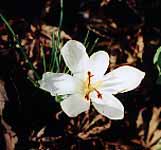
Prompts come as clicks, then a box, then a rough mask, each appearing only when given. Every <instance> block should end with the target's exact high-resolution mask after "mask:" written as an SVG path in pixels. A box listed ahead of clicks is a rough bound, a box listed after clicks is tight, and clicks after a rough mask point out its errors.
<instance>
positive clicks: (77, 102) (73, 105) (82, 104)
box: [60, 94, 90, 117]
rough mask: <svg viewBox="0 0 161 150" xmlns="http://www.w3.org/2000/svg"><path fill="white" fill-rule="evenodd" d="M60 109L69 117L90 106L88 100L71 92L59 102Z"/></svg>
mask: <svg viewBox="0 0 161 150" xmlns="http://www.w3.org/2000/svg"><path fill="white" fill-rule="evenodd" d="M60 105H61V108H62V110H63V111H64V112H65V113H66V114H67V115H68V116H69V117H76V116H78V115H79V114H80V113H82V112H84V111H87V110H88V109H89V107H90V102H89V101H87V100H85V99H84V98H83V96H82V95H80V94H72V95H70V96H68V97H67V98H66V99H64V100H63V101H62V102H61V103H60Z"/></svg>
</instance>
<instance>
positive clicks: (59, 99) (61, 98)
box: [55, 95, 64, 103]
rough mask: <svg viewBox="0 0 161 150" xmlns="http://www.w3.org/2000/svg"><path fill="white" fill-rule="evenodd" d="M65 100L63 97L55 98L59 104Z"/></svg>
mask: <svg viewBox="0 0 161 150" xmlns="http://www.w3.org/2000/svg"><path fill="white" fill-rule="evenodd" d="M63 100H64V98H63V96H61V95H58V96H55V101H56V102H57V103H60V102H61V101H63Z"/></svg>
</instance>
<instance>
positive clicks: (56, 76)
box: [39, 72, 82, 96]
mask: <svg viewBox="0 0 161 150" xmlns="http://www.w3.org/2000/svg"><path fill="white" fill-rule="evenodd" d="M39 84H40V88H41V89H43V90H46V91H48V92H50V93H51V95H53V96H56V95H65V94H73V93H75V92H78V91H79V90H80V89H79V88H81V86H82V85H81V84H82V83H81V81H79V80H78V79H76V78H74V77H73V76H71V75H68V74H64V73H52V72H46V73H44V74H43V77H42V80H40V81H39Z"/></svg>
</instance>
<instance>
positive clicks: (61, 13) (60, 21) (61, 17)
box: [57, 0, 63, 48]
mask: <svg viewBox="0 0 161 150" xmlns="http://www.w3.org/2000/svg"><path fill="white" fill-rule="evenodd" d="M62 23H63V0H60V20H59V29H58V43H57V47H58V48H59V44H60V33H61V28H62Z"/></svg>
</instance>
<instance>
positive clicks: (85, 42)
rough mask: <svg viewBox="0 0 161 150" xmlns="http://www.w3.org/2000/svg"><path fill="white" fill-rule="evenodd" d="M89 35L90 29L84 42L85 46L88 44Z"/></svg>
mask: <svg viewBox="0 0 161 150" xmlns="http://www.w3.org/2000/svg"><path fill="white" fill-rule="evenodd" d="M88 37H89V30H88V31H87V34H86V37H85V39H84V42H83V45H84V46H85V47H86V44H87V40H88Z"/></svg>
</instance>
